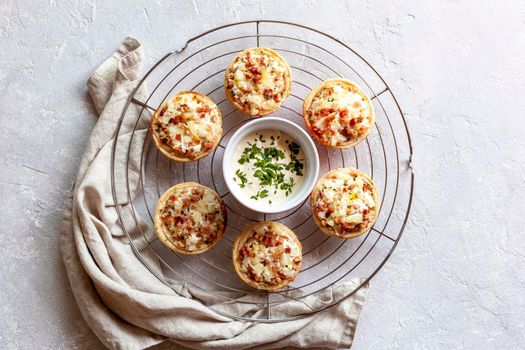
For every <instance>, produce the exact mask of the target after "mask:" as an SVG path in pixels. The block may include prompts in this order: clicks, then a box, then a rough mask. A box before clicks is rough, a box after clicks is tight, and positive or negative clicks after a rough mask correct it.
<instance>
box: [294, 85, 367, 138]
mask: <svg viewBox="0 0 525 350" xmlns="http://www.w3.org/2000/svg"><path fill="white" fill-rule="evenodd" d="M304 113H305V118H306V120H307V123H308V124H309V126H310V130H311V131H312V132H313V133H314V134H315V135H314V136H316V137H317V138H318V139H319V140H321V141H322V142H323V143H324V144H325V145H328V146H332V147H337V146H344V145H345V144H349V143H354V142H356V141H358V140H360V139H362V138H363V137H364V136H365V135H367V134H368V132H369V130H370V129H371V128H372V126H373V125H372V124H371V123H372V119H371V118H372V114H373V111H372V107H371V104H370V101H369V99H368V97H367V96H366V95H365V93H364V92H363V91H361V90H360V89H359V88H358V87H356V86H354V85H350V84H345V83H343V82H331V83H328V84H326V86H324V87H323V88H321V89H320V90H319V91H318V92H317V94H316V95H315V96H314V97H313V99H312V102H311V104H310V106H308V107H307V108H306V110H305V111H304Z"/></svg>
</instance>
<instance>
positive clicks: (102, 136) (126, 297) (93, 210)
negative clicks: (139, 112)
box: [60, 38, 368, 349]
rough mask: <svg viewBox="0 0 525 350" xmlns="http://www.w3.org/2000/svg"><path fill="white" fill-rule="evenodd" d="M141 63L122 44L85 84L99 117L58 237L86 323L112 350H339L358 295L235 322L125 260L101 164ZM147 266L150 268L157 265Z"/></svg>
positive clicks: (128, 43)
mask: <svg viewBox="0 0 525 350" xmlns="http://www.w3.org/2000/svg"><path fill="white" fill-rule="evenodd" d="M142 60H143V50H142V47H141V45H140V43H139V42H138V41H137V40H135V39H132V38H127V39H126V40H125V41H124V43H123V44H122V46H121V47H120V48H119V49H118V50H117V51H116V52H115V53H114V54H113V55H112V56H111V57H110V58H109V59H108V60H106V61H105V62H104V63H103V64H102V65H101V66H100V67H99V68H97V70H96V71H95V72H94V73H93V74H92V75H91V77H90V78H89V81H88V88H89V92H90V94H91V97H92V99H93V102H94V104H95V107H96V109H97V112H98V113H99V114H100V117H99V120H98V123H97V125H96V126H95V128H94V130H93V133H92V135H91V137H90V139H89V142H88V145H87V147H86V151H85V153H84V156H83V158H82V161H81V165H80V169H79V172H78V176H77V179H76V184H75V187H74V189H73V191H72V193H71V196H70V198H69V199H68V200H67V203H66V209H65V212H64V216H63V219H62V223H61V232H60V234H61V240H60V244H61V250H62V254H63V259H64V263H65V265H66V270H67V275H68V277H69V280H70V282H71V288H72V289H73V293H74V295H75V298H76V300H77V303H78V305H79V307H80V310H81V312H82V315H83V316H84V318H85V319H86V321H87V323H88V324H89V325H90V326H91V328H92V329H93V331H94V332H95V334H96V335H97V336H98V337H99V338H100V340H101V341H102V342H103V343H104V344H105V345H106V346H107V347H109V348H113V349H142V348H146V347H150V346H152V345H155V344H158V343H161V342H163V341H166V340H171V341H173V342H175V343H177V344H180V345H183V346H186V347H189V348H195V349H248V348H250V349H271V348H283V347H299V348H307V347H323V348H349V347H350V346H351V345H352V340H353V337H354V332H355V328H356V326H357V321H358V318H359V314H360V312H361V309H362V307H363V303H364V300H365V297H366V294H367V290H368V287H367V286H365V287H363V288H361V289H360V290H359V291H358V292H357V293H356V294H355V295H354V296H353V297H351V298H348V299H346V300H345V301H343V302H341V303H339V304H338V305H337V306H334V307H332V308H329V309H327V310H326V311H323V312H319V313H317V314H314V315H311V316H308V317H306V318H303V319H299V320H296V321H288V322H279V323H273V324H266V323H249V322H240V321H236V320H233V319H230V318H227V317H224V316H220V315H219V314H217V313H215V312H214V311H212V310H211V309H209V308H207V307H205V306H204V305H203V304H202V303H201V302H199V301H197V300H195V299H192V298H185V297H181V296H179V295H178V294H176V293H175V292H174V291H173V290H172V289H171V288H169V287H167V286H166V285H164V284H162V283H161V282H160V281H159V280H158V279H156V278H155V277H154V276H153V275H152V274H151V273H150V271H149V270H148V269H146V268H145V267H144V265H143V264H142V263H141V262H140V261H139V260H138V259H137V258H136V257H135V255H134V254H133V252H132V250H131V246H130V245H129V243H128V241H127V238H126V237H125V236H123V235H122V233H121V228H120V226H119V224H118V222H117V215H116V211H115V207H114V205H112V204H113V198H112V196H111V178H110V161H111V148H112V144H113V137H114V132H115V128H116V125H117V122H118V120H119V117H120V114H121V111H122V108H123V106H124V104H125V102H126V99H127V98H128V96H129V94H130V93H131V91H132V90H133V88H134V87H135V86H136V85H137V83H138V80H139V79H140V78H141V76H142V74H143V72H142ZM143 93H145V91H143ZM130 119H131V118H130ZM147 123H148V121H147V120H143V121H141V123H140V125H139V126H140V127H141V128H143V130H142V132H141V133H140V132H139V134H138V136H136V137H139V140H140V138H141V137H142V138H143V137H145V135H146V132H145V131H146V129H147ZM122 128H123V130H124V132H123V133H120V135H122V136H119V138H120V137H122V138H126V137H129V133H130V131H131V128H132V125H126V124H123V125H122ZM126 132H127V133H126ZM128 140H129V139H128ZM117 141H118V142H120V140H117ZM132 151H133V150H132ZM137 152H138V153H140V151H139V150H137V151H135V153H134V155H137ZM132 156H133V154H132ZM136 159H137V158H136ZM136 159H133V157H132V163H131V164H132V166H131V169H132V171H133V169H137V168H136V167H135V166H133V162H136V161H137V160H136ZM117 161H118V159H117ZM135 175H136V174H135ZM117 185H118V184H117ZM135 194H136V193H135ZM125 206H126V204H123V207H125ZM150 230H151V229H150ZM150 259H151V261H150V263H152V264H156V263H158V262H156V261H155V260H154V258H150ZM360 282H361V281H353V282H347V283H346V284H341V285H337V286H335V287H332V288H329V289H327V290H325V291H323V292H322V293H320V294H318V295H312V296H309V297H307V298H306V299H304V302H305V303H306V304H308V305H316V304H319V303H323V300H330V298H338V297H339V296H341V295H344V294H345V293H346V292H347V291H348V290H349V288H353V287H354V283H360ZM188 292H189V293H190V294H192V295H193V296H194V297H198V298H202V299H203V300H204V302H205V303H207V304H209V305H213V306H215V307H216V308H218V309H222V310H225V311H234V308H235V307H236V306H234V305H232V304H223V305H221V304H216V303H218V302H217V301H215V300H213V299H212V298H210V296H209V295H198V292H197V291H193V290H189V291H188ZM206 298H208V299H206ZM272 311H273V309H272ZM306 311H308V309H307V307H306V306H305V304H304V303H300V302H296V301H291V302H287V303H284V304H281V305H280V306H277V307H276V308H275V312H277V313H279V314H282V315H287V316H293V315H297V314H301V313H304V312H306ZM174 346H175V345H174Z"/></svg>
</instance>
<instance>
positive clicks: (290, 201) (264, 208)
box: [222, 117, 319, 214]
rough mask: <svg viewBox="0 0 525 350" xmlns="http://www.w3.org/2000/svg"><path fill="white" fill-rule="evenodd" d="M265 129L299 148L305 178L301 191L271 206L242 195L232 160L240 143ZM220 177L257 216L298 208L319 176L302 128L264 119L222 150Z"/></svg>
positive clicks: (247, 126)
mask: <svg viewBox="0 0 525 350" xmlns="http://www.w3.org/2000/svg"><path fill="white" fill-rule="evenodd" d="M268 129H271V130H272V129H273V130H279V131H282V132H284V133H286V134H288V135H290V136H291V137H292V138H293V139H294V140H295V142H297V143H298V144H299V146H300V147H301V149H302V151H303V153H304V159H305V166H304V171H303V174H304V178H303V182H302V184H301V185H300V188H298V190H297V191H295V192H294V193H293V195H291V196H290V197H288V198H287V199H286V200H285V201H283V202H281V203H274V204H271V205H270V204H268V203H264V202H256V201H253V200H251V199H250V198H249V197H248V196H246V195H244V194H243V193H242V189H241V188H240V187H239V186H238V185H237V184H236V183H235V182H234V181H233V178H234V176H235V169H236V166H235V164H236V162H237V159H233V154H234V152H235V149H236V148H237V145H238V144H239V142H241V141H242V140H243V139H244V138H245V137H246V136H248V135H249V134H252V133H254V132H256V131H259V130H268ZM222 174H223V176H224V181H225V182H226V186H228V189H229V190H230V193H231V194H232V195H233V196H234V197H235V198H236V199H237V200H238V201H239V202H240V203H241V204H242V205H244V206H245V207H247V208H249V209H252V210H255V211H257V212H260V213H268V214H271V213H280V212H283V211H287V210H289V209H291V208H293V207H295V206H297V205H299V204H300V203H301V202H302V201H304V200H305V198H306V197H308V196H309V195H310V193H311V192H312V189H313V188H314V186H315V183H316V181H317V175H318V174H319V156H318V154H317V149H316V148H315V145H314V143H313V141H312V138H311V137H310V135H308V133H306V131H304V130H303V129H302V128H301V127H299V126H298V125H296V124H294V123H292V122H290V121H288V120H286V119H282V118H276V117H263V118H259V119H255V120H253V121H250V122H248V123H246V124H245V125H243V126H242V127H240V128H239V130H237V131H236V132H235V133H234V134H233V135H232V137H231V138H230V141H228V144H227V145H226V149H225V150H224V155H223V158H222Z"/></svg>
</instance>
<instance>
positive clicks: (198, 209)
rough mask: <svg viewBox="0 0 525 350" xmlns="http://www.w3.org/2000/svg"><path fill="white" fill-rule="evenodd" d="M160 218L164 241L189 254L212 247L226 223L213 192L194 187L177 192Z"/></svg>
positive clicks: (221, 208)
mask: <svg viewBox="0 0 525 350" xmlns="http://www.w3.org/2000/svg"><path fill="white" fill-rule="evenodd" d="M160 219H161V221H162V225H163V228H164V233H165V234H166V235H167V236H168V237H167V238H168V239H169V240H170V241H171V242H172V243H173V244H174V245H175V246H176V247H177V248H179V249H181V250H185V251H188V252H194V251H199V250H205V249H206V248H207V247H208V246H210V245H213V243H215V241H216V240H217V239H218V238H220V237H219V236H218V234H219V232H222V230H223V229H224V224H225V216H224V208H223V205H222V203H221V201H220V200H219V199H218V198H217V196H216V195H215V193H213V192H212V190H210V189H205V188H203V187H197V186H194V187H184V188H180V189H176V190H175V191H174V192H173V193H172V194H171V196H170V197H169V198H168V200H167V201H166V203H165V204H164V207H163V208H162V209H161V212H160Z"/></svg>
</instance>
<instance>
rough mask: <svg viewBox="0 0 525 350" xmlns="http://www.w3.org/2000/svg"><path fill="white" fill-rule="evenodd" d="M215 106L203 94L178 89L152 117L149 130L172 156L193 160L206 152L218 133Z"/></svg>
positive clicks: (220, 124) (220, 129) (214, 141)
mask: <svg viewBox="0 0 525 350" xmlns="http://www.w3.org/2000/svg"><path fill="white" fill-rule="evenodd" d="M221 127H222V120H221V117H220V112H219V109H218V107H217V106H216V105H215V104H214V103H213V102H211V101H210V100H208V99H207V98H204V97H203V96H201V95H199V94H195V93H192V92H188V91H185V92H181V93H179V94H178V95H176V96H174V97H172V98H170V99H169V100H168V101H166V102H165V103H164V104H163V105H162V107H161V108H160V110H159V111H158V113H156V114H155V116H154V120H153V128H154V129H153V130H154V132H155V133H156V137H158V140H159V141H160V143H161V144H162V145H163V146H166V147H168V148H169V149H170V151H171V152H173V153H174V154H175V155H176V156H178V157H181V158H187V159H193V158H196V157H197V156H199V155H201V154H203V153H204V154H205V153H209V152H210V151H211V150H212V149H213V148H214V147H215V143H216V139H217V135H220V134H221V133H222V128H221Z"/></svg>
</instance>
